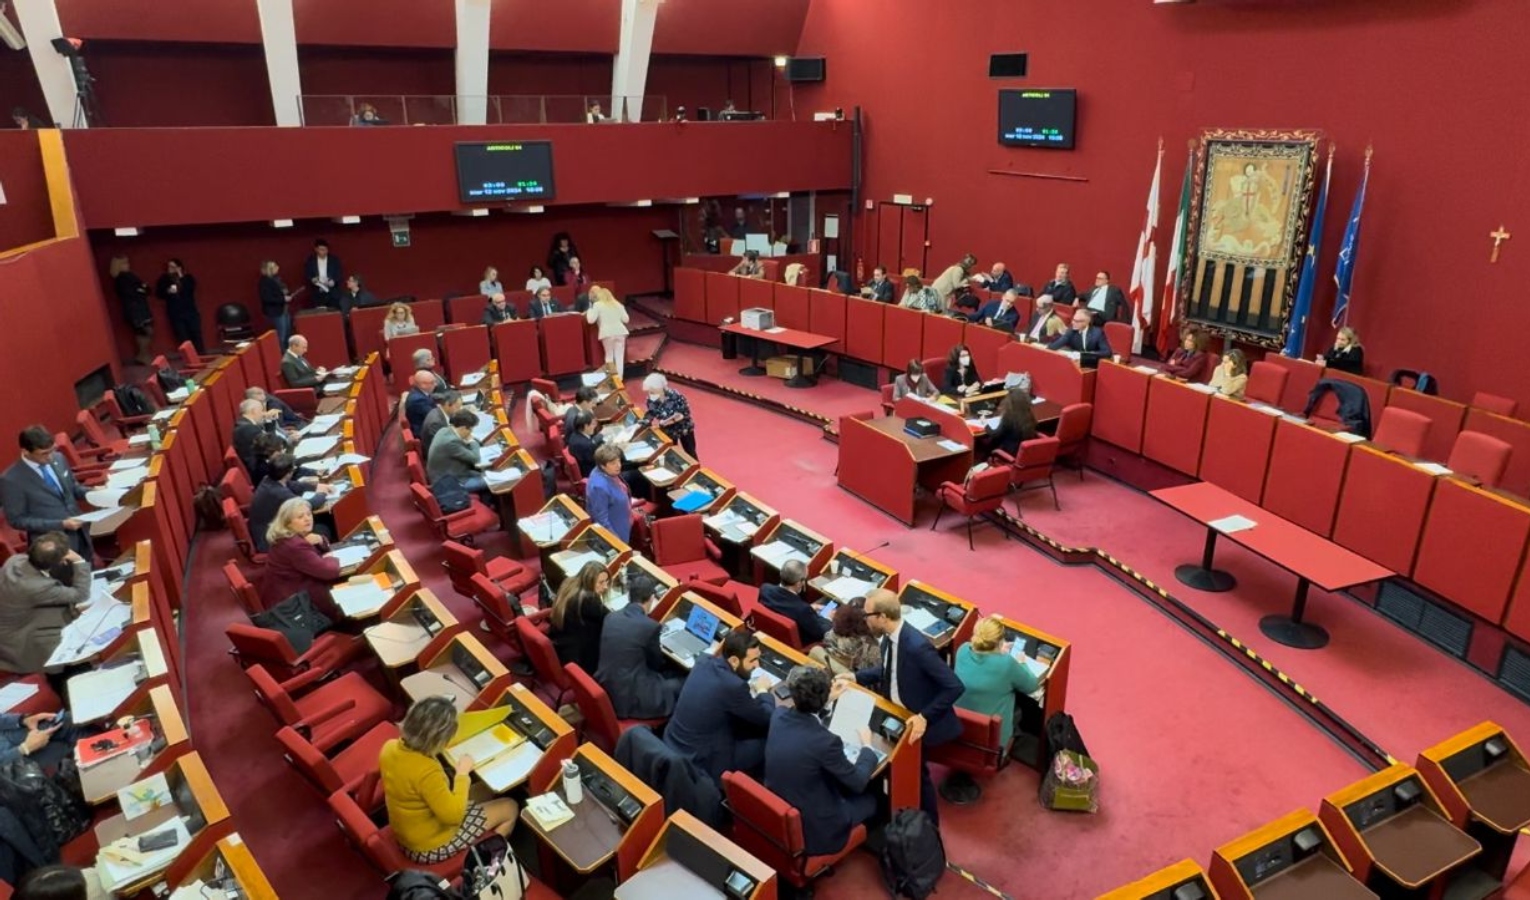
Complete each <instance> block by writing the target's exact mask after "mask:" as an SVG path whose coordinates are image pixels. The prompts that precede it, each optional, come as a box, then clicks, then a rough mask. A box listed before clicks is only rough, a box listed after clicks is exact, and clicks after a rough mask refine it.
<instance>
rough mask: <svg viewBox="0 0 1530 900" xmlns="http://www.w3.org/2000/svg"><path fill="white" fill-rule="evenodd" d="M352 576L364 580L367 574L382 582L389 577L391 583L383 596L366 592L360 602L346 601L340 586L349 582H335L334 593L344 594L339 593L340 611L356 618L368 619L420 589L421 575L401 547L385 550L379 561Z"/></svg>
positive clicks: (338, 603)
mask: <svg viewBox="0 0 1530 900" xmlns="http://www.w3.org/2000/svg"><path fill="white" fill-rule="evenodd" d="M351 578H352V579H356V581H357V583H358V584H360V583H362V579H367V578H370V579H372V580H373V582H374V583H375V584H377V585H379V586H381V585H382V583H383V581H386V582H387V584H388V587H387V588H386V589H384V592H383V594H382V595H380V599H378V597H377V595H370V594H368V595H362V597H361V598H360V600H361V601H364V602H359V601H358V602H356V603H346V602H342V601H343V598H344V594H343V593H342V592H340V590H339V589H340V588H342V587H344V585H345V582H340V583H338V584H336V585H335V588H334V589H333V590H332V591H331V593H332V594H335V593H339V594H340V596H336V597H335V605H336V606H338V607H340V611H341V612H342V613H344V614H345V616H346V618H348V619H352V620H355V621H365V620H367V619H370V618H373V617H375V616H376V615H378V614H379V613H381V612H382V610H383V609H384V608H386V607H387V606H388V605H389V604H390V603H396V602H398V601H399V599H400V598H401V597H408V596H409V595H411V594H413V593H414V592H415V591H416V590H419V587H420V577H419V576H418V575H416V574H415V572H414V567H412V566H411V565H409V560H407V559H405V558H404V554H403V553H401V552H399V551H398V550H389V551H388V552H387V553H384V554H382V555H381V556H379V557H377V559H376V561H374V562H372V563H371V564H370V565H368V566H366V567H365V568H363V569H361V570H359V571H357V572H356V574H354V575H352V576H351ZM347 605H349V606H350V608H349V609H347V608H346V606H347Z"/></svg>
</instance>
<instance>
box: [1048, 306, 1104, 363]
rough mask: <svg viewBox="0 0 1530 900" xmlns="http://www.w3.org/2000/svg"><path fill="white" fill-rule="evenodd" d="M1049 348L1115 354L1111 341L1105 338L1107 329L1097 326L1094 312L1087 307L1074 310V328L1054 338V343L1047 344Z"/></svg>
mask: <svg viewBox="0 0 1530 900" xmlns="http://www.w3.org/2000/svg"><path fill="white" fill-rule="evenodd" d="M1047 349H1048V350H1072V351H1073V352H1074V353H1099V354H1103V355H1104V356H1112V355H1114V353H1113V351H1111V349H1110V341H1108V340H1106V338H1105V329H1103V328H1096V327H1095V325H1094V313H1092V312H1090V311H1089V310H1087V309H1077V310H1074V312H1073V328H1072V329H1070V330H1068V331H1065V332H1063V333H1062V334H1059V335H1058V336H1057V337H1055V338H1053V339H1052V343H1050V344H1047Z"/></svg>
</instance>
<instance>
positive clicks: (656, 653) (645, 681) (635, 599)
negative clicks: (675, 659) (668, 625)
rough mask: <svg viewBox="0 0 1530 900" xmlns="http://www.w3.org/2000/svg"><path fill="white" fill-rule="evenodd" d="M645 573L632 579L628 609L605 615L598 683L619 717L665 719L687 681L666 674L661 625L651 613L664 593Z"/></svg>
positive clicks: (625, 607)
mask: <svg viewBox="0 0 1530 900" xmlns="http://www.w3.org/2000/svg"><path fill="white" fill-rule="evenodd" d="M658 587H659V583H658V582H657V581H655V580H653V579H652V578H649V577H648V576H646V575H638V576H635V577H634V578H633V579H632V584H631V586H630V587H629V588H628V589H627V605H626V606H624V607H622V608H621V609H620V610H617V611H616V612H614V613H612V614H611V615H609V616H606V621H605V624H604V625H603V626H601V630H600V668H599V669H596V670H595V680H596V681H597V682H599V683H600V686H601V687H603V688H605V689H606V693H607V694H609V695H610V697H611V707H612V709H614V710H615V711H616V715H617V718H620V719H663V718H667V717H668V716H669V714H670V713H672V712H674V711H675V700H676V699H677V698H678V697H679V696H680V689H681V687H682V686H683V685H684V684H685V679H684V678H683V677H680V676H677V675H666V674H665V665H664V654H663V653H662V652H660V650H659V623H658V622H655V621H654V620H653V618H652V617H651V616H650V615H649V614H650V613H652V612H653V607H654V604H655V603H656V602H657V601H658V598H659V596H660V594H662V593H663V592H662V591H660V590H658Z"/></svg>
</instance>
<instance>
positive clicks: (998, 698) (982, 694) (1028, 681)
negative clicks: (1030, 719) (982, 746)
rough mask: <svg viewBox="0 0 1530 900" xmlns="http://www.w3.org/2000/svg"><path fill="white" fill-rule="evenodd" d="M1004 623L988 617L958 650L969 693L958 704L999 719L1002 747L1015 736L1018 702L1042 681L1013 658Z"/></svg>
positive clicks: (959, 668)
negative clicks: (1020, 697) (1021, 696)
mask: <svg viewBox="0 0 1530 900" xmlns="http://www.w3.org/2000/svg"><path fill="white" fill-rule="evenodd" d="M1007 635H1008V630H1007V629H1006V628H1005V627H1004V620H1002V619H1000V618H999V617H998V616H988V617H986V618H984V619H981V620H979V621H978V623H977V627H975V628H974V629H973V630H972V640H971V641H969V642H968V643H966V644H963V645H962V647H961V649H959V650H957V651H956V677H957V678H959V679H961V682H962V684H963V685H964V686H965V687H966V690H964V691H962V695H961V697H960V698H959V699H958V700H957V701H956V705H957V706H960V707H961V708H962V709H966V710H971V711H972V712H975V713H977V714H978V715H980V716H998V717H999V740H1000V744H1001V745H1002V746H1004V747H1008V746H1009V743H1010V741H1011V740H1012V739H1013V738H1014V736H1015V702H1016V700H1017V699H1018V697H1019V695H1021V694H1030V693H1034V692H1035V690H1036V688H1038V687H1040V686H1041V679H1040V678H1038V677H1037V676H1036V674H1035V673H1034V672H1032V671H1031V670H1030V669H1029V668H1027V667H1026V666H1025V665H1023V664H1022V663H1021V662H1020V661H1019V660H1017V659H1015V657H1014V656H1011V655H1010V642H1009V641H1008V640H1006V637H1007Z"/></svg>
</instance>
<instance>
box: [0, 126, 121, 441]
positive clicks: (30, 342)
mask: <svg viewBox="0 0 1530 900" xmlns="http://www.w3.org/2000/svg"><path fill="white" fill-rule="evenodd" d="M3 155H4V154H3V153H0V157H3ZM0 271H3V272H4V284H5V288H4V296H5V308H6V310H7V311H8V312H9V313H11V314H12V315H13V316H16V317H19V318H22V319H24V320H25V327H13V328H0V359H4V360H5V365H6V372H7V373H8V374H9V376H10V380H11V381H12V383H13V386H14V387H18V388H22V387H24V389H18V390H11V391H9V392H8V393H7V396H6V398H5V402H4V403H0V439H3V440H4V441H5V442H6V444H5V451H4V455H5V458H7V459H9V458H11V457H12V456H14V454H15V448H16V444H15V435H16V433H17V432H18V431H20V430H21V429H22V428H24V427H26V426H27V425H31V424H34V423H41V424H43V425H46V426H47V427H48V428H50V429H53V430H65V429H67V430H69V431H73V430H74V413H75V411H76V410H77V409H78V408H79V406H78V404H77V403H76V402H75V395H74V383H75V382H76V381H78V380H80V379H81V378H83V377H85V376H86V375H88V374H90V373H91V372H93V371H95V370H96V369H98V368H100V367H101V366H102V365H105V364H107V363H108V362H109V363H110V364H111V365H112V367H113V369H114V370H115V369H116V360H117V356H116V354H115V353H113V352H112V335H111V331H110V328H109V327H108V321H109V320H108V318H107V309H106V304H105V301H104V299H103V296H102V293H101V285H100V281H99V279H98V278H97V276H96V273H95V269H94V267H93V265H92V261H91V257H90V246H89V244H87V243H86V241H85V239H84V238H71V239H68V240H61V241H50V242H49V243H47V244H44V245H43V246H41V247H37V248H34V249H31V250H28V251H26V252H24V253H18V254H15V255H13V256H5V257H0ZM6 465H9V463H8V462H7V463H6Z"/></svg>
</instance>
